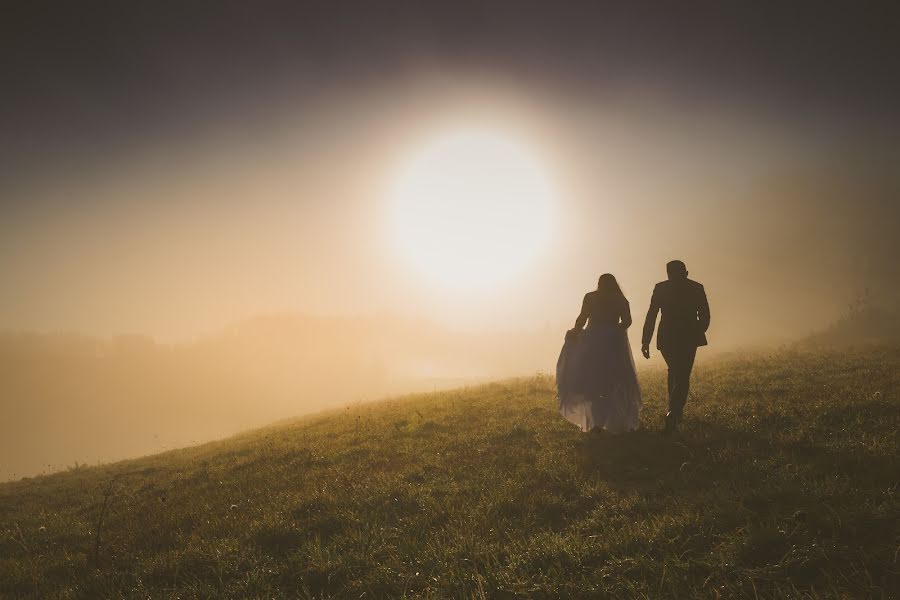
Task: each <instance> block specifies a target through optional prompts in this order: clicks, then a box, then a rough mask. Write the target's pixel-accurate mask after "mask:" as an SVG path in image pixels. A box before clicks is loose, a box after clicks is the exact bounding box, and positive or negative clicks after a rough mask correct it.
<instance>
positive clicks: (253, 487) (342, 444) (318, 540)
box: [0, 348, 900, 598]
mask: <svg viewBox="0 0 900 600" xmlns="http://www.w3.org/2000/svg"><path fill="white" fill-rule="evenodd" d="M641 378H642V386H643V390H644V395H645V407H644V412H643V421H644V427H643V429H641V430H640V431H638V432H636V433H634V434H628V435H622V436H613V435H609V434H605V433H599V434H597V433H591V434H582V433H580V432H578V431H576V430H575V428H574V427H573V426H571V425H569V424H568V423H566V422H564V421H563V420H562V419H561V418H560V417H559V416H558V415H557V414H556V411H555V408H556V407H555V400H554V391H553V381H552V380H551V379H549V378H546V377H536V378H531V379H523V380H515V381H507V382H502V383H497V384H492V385H486V386H482V387H478V388H470V389H464V390H456V391H453V392H446V393H437V394H428V395H421V396H414V397H405V398H401V399H395V400H388V401H383V402H380V403H373V404H366V405H360V406H355V407H351V408H347V409H342V410H340V411H335V412H330V413H327V414H322V415H318V416H315V417H310V418H305V419H302V420H298V421H295V422H290V423H286V424H280V425H276V426H272V427H269V428H266V429H261V430H257V431H253V432H249V433H247V434H244V435H241V436H238V437H235V438H231V439H228V440H225V441H222V442H216V443H211V444H206V445H203V446H198V447H194V448H189V449H185V450H178V451H173V452H168V453H165V454H160V455H156V456H150V457H146V458H142V459H138V460H132V461H126V462H120V463H116V464H112V465H108V466H102V467H95V468H78V469H73V470H70V471H68V472H64V473H59V474H56V475H51V476H46V477H39V478H36V479H29V480H22V481H17V482H12V483H7V484H3V485H0V597H8V598H19V597H34V598H51V597H64V598H65V597H83V598H100V597H117V598H118V597H126V598H147V597H152V598H160V597H181V598H194V597H235V598H257V597H258V598H263V597H265V598H271V597H301V598H306V597H313V598H319V597H347V598H351V597H352V598H361V597H403V596H406V597H434V598H446V597H490V598H525V597H565V598H576V597H598V596H599V597H610V598H662V597H671V598H675V597H704V598H773V597H791V598H867V597H874V598H892V597H894V598H896V597H898V595H900V489H898V474H900V458H898V454H900V453H898V450H900V447H898V446H900V441H898V439H900V438H898V431H900V386H898V384H900V349H897V348H880V349H866V350H864V351H858V352H850V351H845V352H841V353H838V352H830V353H829V352H817V353H797V352H790V351H781V352H779V353H776V354H772V355H755V356H752V357H737V356H736V357H731V358H725V359H718V360H716V361H713V362H710V363H707V364H705V365H700V366H699V367H698V369H697V371H696V374H695V387H694V390H693V393H692V398H691V400H690V401H689V406H688V411H687V423H686V425H685V427H684V431H683V432H682V433H681V434H680V435H678V436H675V437H672V438H667V437H663V436H661V435H660V434H659V429H660V426H661V417H662V413H663V405H662V402H663V398H664V378H665V375H664V373H663V372H661V371H647V372H644V373H642V376H641Z"/></svg>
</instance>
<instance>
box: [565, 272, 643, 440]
mask: <svg viewBox="0 0 900 600" xmlns="http://www.w3.org/2000/svg"><path fill="white" fill-rule="evenodd" d="M585 322H587V329H583V328H584V324H585ZM630 325H631V309H630V308H629V306H628V300H626V299H625V295H624V294H623V293H622V290H621V288H619V283H618V282H617V281H616V278H615V277H613V276H612V275H610V274H609V273H605V274H604V275H601V276H600V280H599V281H598V282H597V289H596V290H595V291H593V292H588V293H587V294H585V296H584V304H582V306H581V314H579V315H578V319H577V320H576V321H575V328H574V329H571V330H569V331H568V332H566V341H565V343H564V344H563V347H562V351H561V352H560V354H559V361H558V362H557V364H556V385H557V399H558V400H559V412H560V413H561V414H562V415H563V416H564V417H565V418H566V419H568V420H569V421H571V422H572V423H574V424H576V425H578V426H579V427H581V430H582V431H590V430H591V429H593V428H594V427H600V428H603V429H606V430H609V431H611V432H616V433H618V432H622V431H632V430H634V429H637V426H638V419H639V413H640V410H641V390H640V387H639V386H638V381H637V375H636V373H635V369H634V359H633V358H632V356H631V345H630V344H629V343H628V334H627V329H628V327H629V326H630Z"/></svg>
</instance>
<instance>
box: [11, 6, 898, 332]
mask: <svg viewBox="0 0 900 600" xmlns="http://www.w3.org/2000/svg"><path fill="white" fill-rule="evenodd" d="M788 4H789V6H788ZM897 6H898V5H897V4H896V3H877V2H866V3H859V2H847V3H840V4H834V3H824V2H809V3H805V2H791V3H782V2H777V3H758V2H747V3H724V2H699V3H690V6H685V5H684V3H641V2H623V3H605V2H583V3H582V2H565V3H559V2H546V3H538V2H522V1H515V2H471V3H470V2H422V1H415V2H413V1H410V2H339V1H334V0H329V1H322V2H180V3H172V4H162V3H158V2H146V3H140V2H136V3H131V2H129V3H122V2H109V3H98V2H79V3H41V2H19V3H17V5H16V6H12V7H7V9H6V10H5V14H4V18H3V24H2V25H0V27H2V28H3V29H4V31H2V32H0V33H2V35H0V40H2V41H0V45H2V47H0V50H2V51H0V61H2V62H0V65H2V67H0V69H2V73H3V80H4V85H3V88H2V92H0V107H2V111H0V130H2V132H3V135H2V136H0V181H2V183H0V202H2V205H0V274H2V278H0V327H3V328H16V329H36V330H42V331H43V330H58V329H65V330H76V331H83V332H88V333H96V334H104V335H106V334H112V333H116V332H121V331H141V332H146V333H149V334H153V335H157V336H160V337H161V338H163V339H180V338H184V337H190V336H194V335H196V334H199V333H202V332H206V331H210V330H214V329H217V328H219V327H221V326H224V325H225V324H227V323H229V322H232V321H235V320H238V319H241V318H244V317H248V316H251V315H254V314H257V313H260V312H268V311H284V310H293V311H302V312H310V313H338V314H378V313H401V314H417V315H423V316H426V317H428V318H431V319H433V320H435V321H436V322H438V323H442V324H446V325H449V326H452V327H456V328H470V329H477V328H484V327H489V328H507V329H508V328H535V327H543V326H545V325H549V326H551V327H565V326H570V323H571V322H573V321H574V318H575V316H576V313H577V310H578V307H579V305H580V299H581V295H582V294H583V293H584V292H586V291H588V290H589V289H590V288H591V287H592V286H593V285H594V284H595V282H596V278H597V276H598V275H599V274H600V273H603V272H606V271H611V272H613V273H614V274H616V275H617V276H618V277H619V279H620V282H621V283H622V285H623V288H624V289H625V292H626V294H627V295H628V296H629V298H630V299H631V302H632V308H633V310H634V312H635V313H637V314H638V315H639V316H640V315H641V313H642V312H643V311H644V310H645V309H646V304H647V300H648V296H649V292H650V290H651V289H652V285H653V283H654V282H655V281H657V280H659V279H661V278H663V277H664V264H665V262H666V261H667V260H670V259H672V258H681V259H683V260H685V262H686V263H687V264H688V268H689V269H690V271H691V272H692V274H693V275H694V276H696V278H697V279H699V280H701V281H703V282H704V283H705V284H706V286H707V288H708V290H709V294H710V301H711V303H712V308H713V322H714V324H713V330H712V332H711V333H712V334H713V335H712V340H713V341H716V340H717V339H718V340H719V341H721V342H722V344H723V345H727V344H736V343H739V342H743V341H761V340H767V339H775V338H779V337H783V336H790V335H795V334H798V333H804V332H808V331H810V330H811V329H814V328H816V327H818V326H821V325H824V324H826V323H827V322H828V320H829V319H831V318H833V317H834V315H835V314H836V312H837V311H838V310H840V308H841V307H842V306H843V305H845V304H846V303H847V302H848V300H850V299H851V298H852V297H853V295H854V294H856V293H859V292H860V291H861V290H862V289H864V288H865V287H870V288H873V289H875V290H876V291H879V293H883V294H886V295H887V296H888V297H891V294H892V293H895V290H896V285H897V284H896V281H897V279H898V277H897V276H898V269H897V267H896V260H897V259H898V258H900V251H898V242H897V241H896V234H895V231H896V230H897V227H900V210H898V201H897V193H898V190H900V185H898V176H897V174H896V173H895V171H896V167H895V165H896V164H897V159H898V158H900V152H898V149H900V141H898V140H900V77H898V76H897V73H900V36H898V35H897V34H896V32H897V31H898V30H900V9H898V8H897ZM466 127H480V128H488V129H491V130H496V131H500V132H502V133H504V134H508V135H509V136H510V137H511V138H513V139H515V140H517V141H518V142H520V143H521V144H522V146H523V147H526V148H527V149H528V151H529V152H530V153H531V154H532V155H533V156H534V157H535V160H537V161H538V162H539V163H540V164H541V166H542V171H543V172H544V174H545V175H546V177H547V178H548V180H549V181H551V182H552V184H553V186H554V189H555V191H556V204H555V211H556V212H555V218H554V220H553V223H552V226H548V227H549V239H548V243H547V245H546V247H545V248H544V250H542V252H541V253H540V255H539V256H538V257H537V258H536V259H535V260H534V261H532V264H531V265H529V268H528V269H526V270H525V271H523V272H522V273H520V274H519V275H518V276H517V277H514V278H512V279H510V280H509V281H507V282H505V283H504V284H502V285H497V286H494V287H492V288H489V289H486V290H482V291H480V292H478V293H471V292H469V293H462V292H460V293H456V292H454V291H453V290H452V289H451V290H448V289H446V288H441V287H435V286H433V285H431V284H429V282H428V281H426V280H425V279H424V278H422V277H421V276H420V274H418V273H416V272H415V271H414V269H412V268H411V266H410V264H409V262H408V261H405V260H404V257H402V256H398V255H397V250H396V244H395V243H394V242H395V241H396V240H392V239H390V227H389V224H388V221H389V216H388V212H389V201H388V190H389V189H390V188H391V185H393V182H394V180H395V179H396V178H397V177H398V176H399V175H398V174H399V173H401V172H402V171H403V168H404V165H406V164H408V163H409V161H410V160H413V159H414V157H415V156H416V155H417V153H418V152H420V151H421V150H422V148H425V147H427V145H428V143H429V142H430V140H432V139H434V138H435V137H439V136H441V135H445V134H446V133H448V132H451V133H452V132H453V131H456V130H459V129H461V128H466ZM638 318H639V317H638Z"/></svg>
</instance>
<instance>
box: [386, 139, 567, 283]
mask: <svg viewBox="0 0 900 600" xmlns="http://www.w3.org/2000/svg"><path fill="white" fill-rule="evenodd" d="M391 195H392V198H391V199H392V202H393V207H392V208H393V211H392V227H393V235H394V239H395V241H396V242H397V244H398V245H399V247H400V250H401V252H402V254H403V255H404V256H405V257H406V258H407V259H408V260H409V261H410V262H411V263H412V264H413V266H414V267H416V268H417V269H418V270H419V271H420V272H421V273H422V274H423V275H425V276H426V277H427V278H428V279H430V280H432V281H434V282H436V283H438V284H440V285H442V286H444V287H448V288H452V289H457V290H466V289H483V288H485V287H489V286H491V285H493V284H497V283H500V282H502V281H505V280H508V279H510V278H512V277H514V276H515V275H517V274H519V273H521V272H522V271H523V270H525V269H526V268H527V267H528V266H529V265H530V264H532V263H533V261H534V260H535V258H536V257H537V256H538V255H539V253H540V252H541V250H542V249H543V248H544V246H545V245H546V242H547V239H548V237H549V233H550V229H551V218H552V215H553V204H554V193H553V189H552V186H551V185H550V182H549V180H548V179H547V177H546V176H545V174H544V172H543V169H542V168H541V166H540V165H539V164H538V163H537V162H536V160H535V159H534V157H533V156H532V155H531V154H530V153H529V152H528V151H527V150H526V148H525V147H524V146H523V145H521V144H518V143H516V142H514V141H512V140H511V139H510V138H508V137H506V136H504V135H500V134H497V133H494V132H490V131H482V130H478V131H465V132H457V133H453V134H450V135H447V136H444V137H441V138H439V139H437V140H436V141H434V142H433V143H431V144H430V145H428V146H427V147H426V148H425V149H424V150H423V151H421V152H420V153H419V154H418V155H417V156H416V157H415V158H414V159H413V160H412V161H411V162H410V163H409V164H408V165H407V166H406V168H405V169H404V170H403V171H402V172H401V175H400V177H399V178H398V180H397V183H396V185H395V186H394V188H393V190H392V194H391Z"/></svg>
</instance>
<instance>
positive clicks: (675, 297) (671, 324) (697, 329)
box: [641, 277, 709, 350]
mask: <svg viewBox="0 0 900 600" xmlns="http://www.w3.org/2000/svg"><path fill="white" fill-rule="evenodd" d="M660 312H661V313H662V318H661V319H660V321H659V334H658V335H657V336H656V347H657V348H658V349H659V350H670V349H681V348H696V347H697V346H705V345H706V343H707V342H706V330H707V329H709V303H708V302H707V301H706V291H705V290H704V289H703V286H702V285H700V284H699V283H697V282H696V281H692V280H690V279H688V278H686V277H685V278H683V279H669V280H667V281H662V282H660V283H657V284H656V287H655V288H653V297H652V298H651V299H650V310H648V311H647V319H646V320H645V321H644V335H643V337H642V338H641V342H642V343H643V344H649V343H650V340H651V339H653V330H654V329H655V328H656V315H657V313H660Z"/></svg>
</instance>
